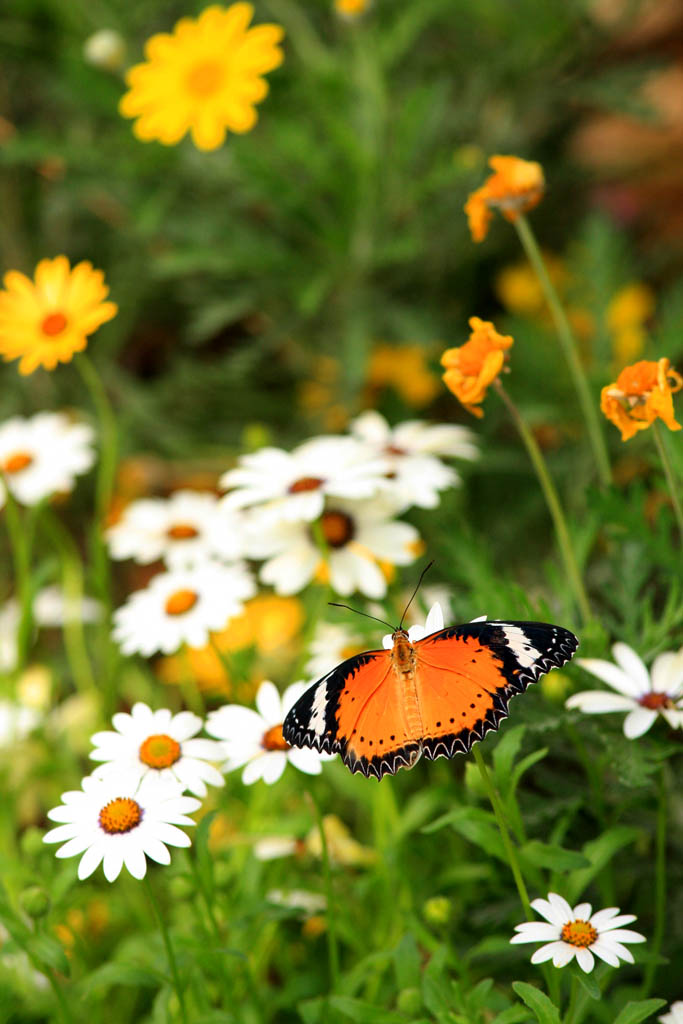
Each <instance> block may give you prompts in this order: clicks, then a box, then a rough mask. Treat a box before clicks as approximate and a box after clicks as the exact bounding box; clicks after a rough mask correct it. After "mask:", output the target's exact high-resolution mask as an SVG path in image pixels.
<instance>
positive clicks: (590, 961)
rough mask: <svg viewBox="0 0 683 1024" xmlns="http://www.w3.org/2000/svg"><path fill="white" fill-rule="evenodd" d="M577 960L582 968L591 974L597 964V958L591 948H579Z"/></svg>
mask: <svg viewBox="0 0 683 1024" xmlns="http://www.w3.org/2000/svg"><path fill="white" fill-rule="evenodd" d="M576 960H577V962H578V965H579V967H580V968H581V970H582V971H584V972H585V973H586V974H590V972H591V971H592V970H593V968H594V966H595V958H594V956H593V954H592V953H591V951H590V949H577V951H576Z"/></svg>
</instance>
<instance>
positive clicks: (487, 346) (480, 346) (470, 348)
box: [441, 316, 513, 418]
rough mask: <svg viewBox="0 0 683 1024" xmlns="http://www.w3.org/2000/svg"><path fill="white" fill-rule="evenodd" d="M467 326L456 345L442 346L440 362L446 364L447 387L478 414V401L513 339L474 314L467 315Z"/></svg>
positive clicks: (445, 380)
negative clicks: (466, 332)
mask: <svg viewBox="0 0 683 1024" xmlns="http://www.w3.org/2000/svg"><path fill="white" fill-rule="evenodd" d="M470 327H471V328H472V333H471V334H470V337H469V341H467V342H466V343H465V344H464V345H460V347H459V348H449V349H446V351H445V352H444V354H443V355H442V356H441V365H442V366H445V367H446V372H445V373H444V375H443V379H444V382H445V384H446V387H447V388H448V389H449V391H452V392H453V394H454V395H455V397H456V398H457V399H458V401H460V402H462V404H463V405H464V406H465V408H466V409H467V411H468V412H471V413H472V414H473V415H474V416H478V417H479V418H481V417H482V416H483V415H484V413H483V412H482V410H481V409H480V408H479V405H480V404H481V402H483V401H484V399H485V398H486V390H487V388H488V387H489V385H491V384H492V383H493V381H494V380H495V379H496V377H497V376H498V374H499V373H500V371H501V370H502V369H503V363H504V362H505V351H506V350H507V349H509V348H511V347H512V344H513V339H512V338H511V337H510V336H509V335H505V334H499V333H498V331H497V330H496V329H495V327H494V326H493V324H492V323H490V322H489V321H488V320H480V319H479V317H478V316H473V317H470Z"/></svg>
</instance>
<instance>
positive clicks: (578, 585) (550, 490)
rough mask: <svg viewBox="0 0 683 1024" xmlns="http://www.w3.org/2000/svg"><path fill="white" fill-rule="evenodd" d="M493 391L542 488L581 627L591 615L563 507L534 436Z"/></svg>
mask: <svg viewBox="0 0 683 1024" xmlns="http://www.w3.org/2000/svg"><path fill="white" fill-rule="evenodd" d="M494 387H495V388H496V390H497V391H498V394H499V395H500V397H501V398H502V399H503V401H504V403H505V405H506V406H507V408H508V411H509V413H510V415H511V416H512V419H513V420H514V423H515V426H516V427H517V430H518V432H519V435H520V437H521V438H522V441H523V442H524V446H525V447H526V450H527V452H528V454H529V458H530V459H531V462H532V464H533V467H534V469H535V471H536V476H537V477H538V482H539V483H540V485H541V490H542V491H543V495H544V497H545V500H546V504H547V506H548V511H549V512H550V515H551V517H552V520H553V526H554V527H555V537H556V539H557V544H558V547H559V549H560V554H561V556H562V561H563V562H564V567H565V571H566V573H567V577H568V579H569V583H570V586H571V588H572V590H573V592H574V597H575V599H576V603H577V606H578V608H579V612H580V614H581V619H582V621H583V622H584V623H586V622H589V621H590V619H591V618H592V615H591V609H590V604H589V602H588V595H587V594H586V590H585V588H584V585H583V580H582V578H581V572H580V570H579V567H578V565H577V562H576V558H575V555H574V548H573V547H572V542H571V538H570V536H569V530H568V529H567V522H566V520H565V517H564V512H563V511H562V504H561V502H560V499H559V496H558V493H557V490H556V489H555V485H554V483H553V482H552V479H551V477H550V474H549V473H548V467H547V466H546V464H545V459H544V458H543V455H542V454H541V449H540V448H539V446H538V444H537V443H536V439H535V437H534V435H533V434H532V433H531V431H530V430H529V428H528V426H527V425H526V423H525V422H524V420H523V419H522V417H521V415H520V412H519V410H518V408H517V406H516V405H515V404H514V402H513V401H512V399H511V398H510V396H509V395H508V393H507V391H506V390H505V388H504V387H503V385H502V384H501V382H500V380H496V381H494Z"/></svg>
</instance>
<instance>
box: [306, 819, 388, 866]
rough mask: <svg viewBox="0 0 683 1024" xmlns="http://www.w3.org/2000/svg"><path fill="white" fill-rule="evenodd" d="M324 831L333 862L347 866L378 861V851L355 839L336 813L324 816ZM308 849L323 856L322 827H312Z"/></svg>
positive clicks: (307, 838)
mask: <svg viewBox="0 0 683 1024" xmlns="http://www.w3.org/2000/svg"><path fill="white" fill-rule="evenodd" d="M323 831H324V833H325V843H326V844H327V852H328V855H329V858H330V860H331V861H332V863H333V864H343V865H345V866H347V867H369V866H370V865H371V864H374V863H375V862H376V861H377V851H376V850H373V849H372V848H371V847H369V846H363V845H362V844H361V843H359V842H358V840H357V839H354V837H353V835H352V834H351V832H350V831H349V829H348V828H347V827H346V825H345V824H344V822H343V821H342V820H341V818H338V817H337V815H336V814H326V815H325V816H324V817H323ZM306 849H307V850H308V852H309V853H310V854H311V855H312V856H313V857H322V839H321V837H320V829H319V828H318V827H317V826H316V828H313V829H311V831H310V832H309V833H308V836H307V837H306Z"/></svg>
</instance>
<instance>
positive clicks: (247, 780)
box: [242, 753, 270, 786]
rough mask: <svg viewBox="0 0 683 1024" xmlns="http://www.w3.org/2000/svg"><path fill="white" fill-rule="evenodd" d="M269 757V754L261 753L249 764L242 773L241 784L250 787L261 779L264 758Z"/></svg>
mask: <svg viewBox="0 0 683 1024" xmlns="http://www.w3.org/2000/svg"><path fill="white" fill-rule="evenodd" d="M269 756H270V755H269V754H265V753H263V754H260V755H259V756H258V757H255V758H254V760H253V761H250V762H249V764H248V765H247V766H246V768H245V769H244V771H243V772H242V782H243V783H244V785H245V786H251V785H253V783H254V782H257V781H258V780H259V779H260V778H261V776H262V774H263V768H264V765H265V761H266V758H267V757H269Z"/></svg>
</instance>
